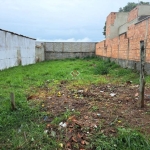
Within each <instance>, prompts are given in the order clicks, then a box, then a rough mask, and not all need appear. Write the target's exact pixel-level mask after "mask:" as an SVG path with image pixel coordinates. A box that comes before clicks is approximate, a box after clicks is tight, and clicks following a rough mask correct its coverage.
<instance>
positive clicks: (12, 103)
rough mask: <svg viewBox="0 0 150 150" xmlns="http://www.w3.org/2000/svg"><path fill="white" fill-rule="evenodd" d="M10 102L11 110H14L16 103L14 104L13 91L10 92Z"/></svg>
mask: <svg viewBox="0 0 150 150" xmlns="http://www.w3.org/2000/svg"><path fill="white" fill-rule="evenodd" d="M10 102H11V108H12V110H16V109H17V108H16V104H15V95H14V93H13V92H11V93H10Z"/></svg>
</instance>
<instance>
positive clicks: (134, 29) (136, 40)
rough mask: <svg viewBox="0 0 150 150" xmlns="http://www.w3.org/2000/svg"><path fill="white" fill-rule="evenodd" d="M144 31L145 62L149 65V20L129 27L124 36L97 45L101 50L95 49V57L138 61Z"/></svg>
mask: <svg viewBox="0 0 150 150" xmlns="http://www.w3.org/2000/svg"><path fill="white" fill-rule="evenodd" d="M147 21H148V28H147ZM146 31H147V37H146V39H147V45H146V62H149V63H150V19H149V20H145V21H142V22H140V23H138V24H136V25H131V26H129V27H128V31H127V33H126V34H123V35H120V36H119V37H116V38H114V39H111V40H106V41H102V42H100V43H98V44H97V46H98V45H99V46H100V47H101V48H98V47H97V48H96V55H100V56H105V57H111V58H119V59H129V60H134V61H139V60H140V41H141V40H145V36H146Z"/></svg>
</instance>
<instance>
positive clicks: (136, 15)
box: [128, 7, 138, 22]
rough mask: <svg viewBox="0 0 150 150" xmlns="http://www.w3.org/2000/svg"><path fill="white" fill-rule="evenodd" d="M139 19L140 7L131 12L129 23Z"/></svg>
mask: <svg viewBox="0 0 150 150" xmlns="http://www.w3.org/2000/svg"><path fill="white" fill-rule="evenodd" d="M137 17H138V7H135V8H134V9H133V10H131V11H130V12H129V16H128V22H130V21H132V20H134V19H136V18H137Z"/></svg>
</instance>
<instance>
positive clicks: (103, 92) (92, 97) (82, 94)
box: [31, 81, 150, 150]
mask: <svg viewBox="0 0 150 150" xmlns="http://www.w3.org/2000/svg"><path fill="white" fill-rule="evenodd" d="M49 90H50V89H46V88H43V89H40V91H39V92H38V94H37V95H35V96H33V97H34V99H40V98H41V97H42V99H44V101H43V105H42V110H44V111H46V112H49V113H50V114H51V115H49V116H46V118H45V120H44V121H46V122H47V126H46V130H47V132H48V133H49V135H51V136H55V137H57V138H58V140H60V141H62V143H63V146H64V147H65V149H68V150H69V149H72V147H76V148H74V149H80V150H84V149H86V148H85V147H86V145H88V144H89V139H88V138H89V136H90V135H92V134H95V133H96V132H101V133H104V134H105V135H107V136H116V134H117V127H123V128H128V127H129V128H132V129H137V130H139V131H140V132H142V133H144V134H150V88H149V87H146V89H145V108H140V107H139V105H138V101H139V86H138V85H132V84H131V83H126V84H121V85H112V84H107V85H91V86H89V87H87V88H85V87H84V88H83V87H82V88H80V87H74V88H72V89H69V88H67V83H66V82H63V81H62V82H61V84H60V85H59V90H58V91H57V92H56V94H54V95H49ZM33 97H31V98H33ZM66 110H70V111H71V112H72V113H71V115H70V116H69V117H68V118H67V119H64V120H63V121H62V122H61V123H60V124H59V125H53V124H52V123H51V121H52V120H53V119H54V118H55V117H59V116H60V115H61V114H63V113H64V112H66ZM74 112H78V114H77V113H74Z"/></svg>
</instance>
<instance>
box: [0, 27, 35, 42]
mask: <svg viewBox="0 0 150 150" xmlns="http://www.w3.org/2000/svg"><path fill="white" fill-rule="evenodd" d="M0 31H4V32H9V33H11V34H15V35H18V36H22V37H25V38H28V39H32V40H36V39H34V38H31V37H27V36H24V35H22V34H18V33H14V32H11V31H7V30H3V29H0Z"/></svg>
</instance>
